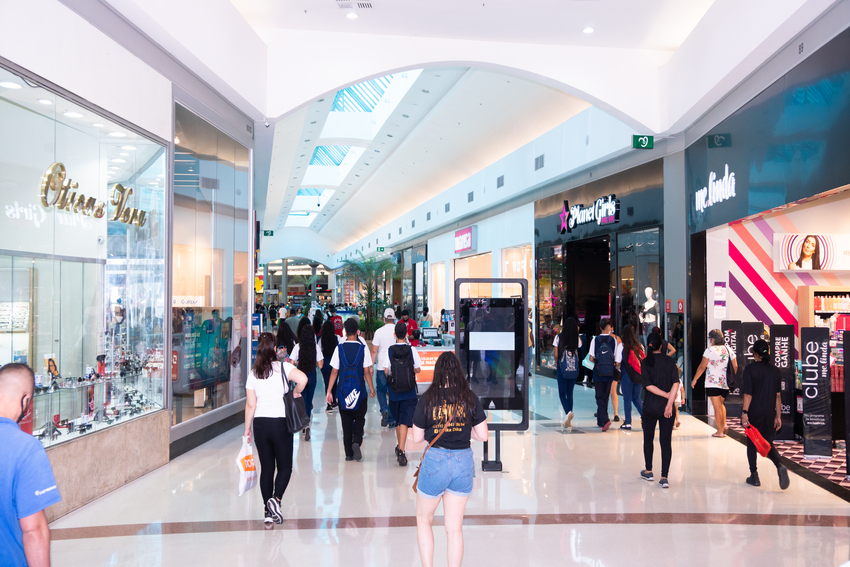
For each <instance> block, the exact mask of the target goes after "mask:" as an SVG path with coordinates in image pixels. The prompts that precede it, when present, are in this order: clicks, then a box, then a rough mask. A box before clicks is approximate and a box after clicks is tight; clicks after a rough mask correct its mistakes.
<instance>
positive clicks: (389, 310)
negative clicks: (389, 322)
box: [384, 307, 395, 319]
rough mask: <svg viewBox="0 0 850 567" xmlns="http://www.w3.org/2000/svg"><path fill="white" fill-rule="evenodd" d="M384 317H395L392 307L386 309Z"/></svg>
mask: <svg viewBox="0 0 850 567" xmlns="http://www.w3.org/2000/svg"><path fill="white" fill-rule="evenodd" d="M384 319H395V311H393V308H392V307H387V308H386V309H384Z"/></svg>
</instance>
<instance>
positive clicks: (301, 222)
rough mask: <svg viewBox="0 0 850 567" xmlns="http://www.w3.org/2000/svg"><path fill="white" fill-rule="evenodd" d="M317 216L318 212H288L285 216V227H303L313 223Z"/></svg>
mask: <svg viewBox="0 0 850 567" xmlns="http://www.w3.org/2000/svg"><path fill="white" fill-rule="evenodd" d="M316 216H318V213H308V212H306V211H299V212H296V213H289V216H287V218H286V225H285V226H287V227H293V226H295V227H305V226H310V225H311V224H312V223H313V220H314V219H315V218H316Z"/></svg>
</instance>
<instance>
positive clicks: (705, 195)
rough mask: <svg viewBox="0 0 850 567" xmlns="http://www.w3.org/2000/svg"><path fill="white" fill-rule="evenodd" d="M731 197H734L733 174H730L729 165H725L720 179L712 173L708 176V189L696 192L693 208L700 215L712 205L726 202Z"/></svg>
mask: <svg viewBox="0 0 850 567" xmlns="http://www.w3.org/2000/svg"><path fill="white" fill-rule="evenodd" d="M732 197H735V172H734V171H733V172H730V171H729V164H726V171H725V173H724V175H723V177H722V178H720V179H718V178H717V174H716V173H714V172H713V171H712V172H711V174H709V176H708V187H703V188H702V189H700V190H699V191H697V192H696V195H695V197H694V198H695V200H696V202H695V203H694V207H695V208H696V210H697V212H699V213H701V212H704V211H705V210H706V209H707V208H709V207H711V206H712V205H715V204H717V203H722V202H723V201H728V200H729V199H731V198H732Z"/></svg>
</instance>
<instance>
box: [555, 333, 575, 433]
mask: <svg viewBox="0 0 850 567" xmlns="http://www.w3.org/2000/svg"><path fill="white" fill-rule="evenodd" d="M552 345H553V346H554V354H555V360H556V361H557V362H556V365H557V370H558V397H559V398H560V399H561V407H563V408H564V413H565V414H566V419H565V420H564V429H566V430H567V431H572V429H573V427H572V424H573V417H575V414H574V413H573V390H574V389H575V387H576V380H578V377H579V374H580V373H581V361H580V357H579V348H581V337H580V336H579V332H578V322H577V321H576V320H575V318H574V317H570V318H569V319H567V320H566V321H565V322H564V325H563V327H562V328H561V332H560V333H559V334H558V335H557V336H556V337H555V341H554V342H553V343H552Z"/></svg>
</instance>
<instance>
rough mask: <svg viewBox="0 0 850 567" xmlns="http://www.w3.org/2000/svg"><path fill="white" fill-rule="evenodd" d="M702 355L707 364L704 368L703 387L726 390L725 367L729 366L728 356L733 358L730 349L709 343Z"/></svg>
mask: <svg viewBox="0 0 850 567" xmlns="http://www.w3.org/2000/svg"><path fill="white" fill-rule="evenodd" d="M702 355H703V356H704V357H705V358H707V359H708V366H707V367H706V369H705V387H706V388H721V389H723V390H728V389H729V382H727V381H726V368H727V367H728V366H729V360H730V357H731V358H733V359H734V358H735V357H734V356H733V355H732V351H730V350H729V348H728V347H727V346H726V345H711V346H710V347H708V348H707V349H705V352H704V353H702Z"/></svg>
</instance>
